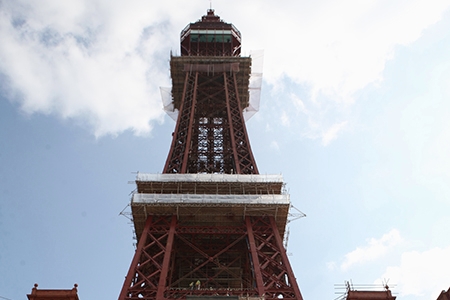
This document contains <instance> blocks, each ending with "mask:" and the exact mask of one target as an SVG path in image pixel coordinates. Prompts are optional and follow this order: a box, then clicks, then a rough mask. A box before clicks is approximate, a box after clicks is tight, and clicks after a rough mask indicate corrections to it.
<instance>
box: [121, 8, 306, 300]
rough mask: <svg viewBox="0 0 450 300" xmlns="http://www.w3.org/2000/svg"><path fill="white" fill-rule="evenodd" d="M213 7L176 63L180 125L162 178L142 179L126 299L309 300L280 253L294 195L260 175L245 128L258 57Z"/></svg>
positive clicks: (277, 180) (187, 37)
mask: <svg viewBox="0 0 450 300" xmlns="http://www.w3.org/2000/svg"><path fill="white" fill-rule="evenodd" d="M240 52H241V34H240V32H239V31H238V30H237V29H236V28H235V27H234V26H233V25H232V24H229V23H225V22H223V21H222V20H221V19H220V18H219V17H218V16H216V15H215V14H214V11H213V10H212V9H210V10H208V11H207V15H206V16H203V17H202V19H201V20H199V21H198V22H196V23H191V24H189V25H188V26H187V27H186V28H185V29H184V30H183V31H182V32H181V56H172V57H171V62H170V67H171V77H172V97H173V106H174V108H175V109H177V110H178V119H177V124H176V128H175V131H174V133H173V140H172V144H171V148H170V151H169V155H168V157H167V161H166V164H165V166H164V171H163V174H141V173H140V174H138V176H137V179H136V184H137V191H136V193H134V194H133V197H132V200H131V208H132V215H133V222H134V226H135V231H136V237H137V239H138V244H137V249H136V253H135V255H134V258H133V260H132V262H131V266H130V269H129V271H128V274H127V276H126V279H125V283H124V285H123V288H122V291H121V293H120V296H119V300H131V299H157V300H163V299H186V298H190V299H193V298H199V297H204V298H205V297H207V298H212V297H218V298H219V297H234V298H235V299H237V298H242V297H246V298H259V299H281V298H282V299H297V300H301V299H303V298H302V296H301V293H300V290H299V287H298V285H297V282H296V279H295V277H294V274H293V271H292V269H291V266H290V263H289V260H288V258H287V255H286V251H285V249H284V246H283V236H284V232H285V227H286V222H287V216H288V212H289V208H290V200H289V195H288V194H287V193H286V192H285V190H284V183H283V178H282V176H281V175H259V173H258V168H257V166H256V162H255V159H254V157H253V154H252V151H251V148H250V143H249V139H248V135H247V131H246V127H245V121H244V117H243V109H244V108H246V107H247V106H248V105H249V78H250V73H251V63H252V59H251V58H250V57H241V56H240Z"/></svg>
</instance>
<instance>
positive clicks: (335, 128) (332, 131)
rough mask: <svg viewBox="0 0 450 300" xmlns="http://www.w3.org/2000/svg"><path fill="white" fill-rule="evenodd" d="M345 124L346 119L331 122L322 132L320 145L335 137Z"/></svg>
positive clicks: (325, 144) (326, 143)
mask: <svg viewBox="0 0 450 300" xmlns="http://www.w3.org/2000/svg"><path fill="white" fill-rule="evenodd" d="M345 126H347V121H343V122H340V123H336V124H333V125H332V126H331V127H330V128H328V130H327V131H325V132H324V133H323V134H322V145H324V146H327V145H329V144H330V143H331V141H333V140H335V139H337V137H338V134H339V133H340V132H341V131H342V130H343V129H344V128H345Z"/></svg>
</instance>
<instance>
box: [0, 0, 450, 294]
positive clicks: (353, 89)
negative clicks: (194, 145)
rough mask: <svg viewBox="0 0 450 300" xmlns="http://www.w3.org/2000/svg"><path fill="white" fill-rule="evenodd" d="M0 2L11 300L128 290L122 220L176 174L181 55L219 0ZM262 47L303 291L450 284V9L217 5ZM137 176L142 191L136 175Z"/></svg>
mask: <svg viewBox="0 0 450 300" xmlns="http://www.w3.org/2000/svg"><path fill="white" fill-rule="evenodd" d="M159 2H160V1H126V2H125V1H100V0H97V1H80V0H77V1H75V0H73V1H70V0H68V1H50V0H47V1H40V2H39V3H35V2H32V1H21V0H18V1H9V0H5V1H2V2H0V15H1V16H0V36H1V37H2V38H1V40H2V42H1V44H0V123H1V124H0V125H1V126H0V165H1V168H0V276H1V278H2V279H1V280H0V296H1V297H4V298H7V299H12V300H18V299H25V297H26V296H25V294H27V293H29V292H30V291H31V288H32V287H33V284H34V283H35V282H37V283H38V284H39V286H40V287H41V288H71V287H72V286H73V284H74V283H78V284H79V288H78V290H79V295H80V299H89V298H92V299H93V298H97V299H114V298H116V297H118V294H119V292H120V289H121V286H122V283H123V279H124V276H125V274H126V272H127V270H128V267H129V264H130V261H131V258H132V255H133V252H134V250H133V249H134V248H133V243H134V241H133V239H132V236H133V234H132V226H131V224H129V221H128V220H127V219H126V218H125V217H123V216H119V213H120V212H121V211H122V210H123V209H124V208H125V207H126V206H127V204H128V203H129V200H130V193H131V192H132V191H133V190H134V185H133V184H132V181H133V180H134V176H135V172H137V171H141V172H149V173H158V172H161V171H162V168H163V164H164V162H165V159H166V156H167V153H168V149H169V145H170V139H171V132H172V131H173V128H174V125H175V123H174V122H173V121H172V120H171V119H170V118H169V117H168V116H167V115H165V113H164V112H163V110H162V103H161V96H160V91H159V88H160V87H168V86H170V78H169V64H168V62H169V58H170V52H171V51H173V53H174V54H175V55H176V54H178V53H179V46H178V45H179V40H178V39H179V33H180V31H181V30H182V29H183V28H184V26H186V24H188V23H189V22H194V21H196V20H197V19H199V18H200V17H201V16H202V15H203V14H205V13H206V9H207V8H208V7H209V5H210V4H209V2H208V1H200V0H193V1H189V5H188V6H187V5H186V1H171V2H167V3H159ZM213 8H214V9H215V10H216V13H217V14H218V15H220V16H221V17H222V18H223V19H224V20H225V21H226V22H231V23H233V24H234V25H235V26H237V27H238V29H239V30H240V31H241V33H242V35H243V53H244V55H248V54H249V53H250V51H252V50H264V68H263V73H264V74H263V79H264V81H263V85H262V93H261V102H260V110H259V112H258V113H257V114H256V115H254V116H253V117H252V118H251V119H250V120H249V121H248V122H247V126H248V131H249V135H250V139H251V144H252V148H253V151H254V155H255V157H256V160H257V163H258V168H259V170H260V172H261V173H267V174H273V173H275V174H279V173H282V174H283V175H284V178H285V181H286V182H287V187H288V189H289V192H290V194H291V200H292V203H293V205H294V206H295V207H296V208H298V209H299V210H301V211H302V212H304V213H306V214H307V217H306V218H302V219H300V220H296V221H293V222H291V223H290V224H289V230H290V235H289V246H288V253H289V257H290V260H291V263H292V266H293V269H294V272H295V275H296V277H297V279H298V283H299V285H300V288H301V291H302V294H303V296H304V298H305V299H334V298H336V297H337V296H339V295H338V294H335V292H336V290H335V289H334V285H335V284H342V283H344V281H345V280H351V281H352V282H353V283H355V284H358V283H359V284H372V283H379V282H383V281H387V280H388V281H389V285H391V286H392V287H393V291H394V293H396V295H397V296H398V299H399V300H418V299H436V298H437V296H438V295H439V293H440V291H441V290H443V289H447V288H449V286H450V274H449V273H448V271H447V272H446V270H448V269H449V268H450V238H449V236H450V218H449V213H448V212H449V210H450V159H449V156H448V153H450V118H449V117H448V116H449V115H450V101H449V99H450V30H449V28H450V3H448V1H438V0H436V1H430V0H428V1H422V0H420V1H419V0H410V1H387V0H386V1H381V0H380V1H375V0H372V1H356V0H347V1H344V0H342V1H330V0H319V1H314V2H311V1H285V2H284V3H283V5H280V4H276V3H275V2H273V1H265V0H263V1H256V0H254V1H252V0H250V1H245V2H243V1H235V0H232V1H214V2H213ZM130 182H131V183H130Z"/></svg>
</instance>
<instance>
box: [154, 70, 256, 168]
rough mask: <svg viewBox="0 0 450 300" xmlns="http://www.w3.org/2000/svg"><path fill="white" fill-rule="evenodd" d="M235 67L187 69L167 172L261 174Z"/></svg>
mask: <svg viewBox="0 0 450 300" xmlns="http://www.w3.org/2000/svg"><path fill="white" fill-rule="evenodd" d="M242 112H243V109H242V108H241V107H240V102H239V96H238V83H237V81H236V76H235V73H234V71H227V72H218V73H214V72H205V71H192V72H186V77H185V84H184V91H183V96H182V101H181V106H180V112H179V116H178V121H177V125H176V128H175V132H174V134H173V140H172V146H171V148H170V151H169V155H168V157H167V161H166V164H165V167H164V171H163V172H164V173H228V174H231V173H237V174H258V169H257V166H256V162H255V159H254V157H253V153H252V151H251V148H250V143H249V140H248V136H247V131H246V128H245V121H244V118H243V115H242Z"/></svg>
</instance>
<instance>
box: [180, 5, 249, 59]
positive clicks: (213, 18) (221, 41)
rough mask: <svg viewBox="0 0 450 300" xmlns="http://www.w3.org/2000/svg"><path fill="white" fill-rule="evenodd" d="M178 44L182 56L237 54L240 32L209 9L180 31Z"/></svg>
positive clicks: (239, 51) (238, 53)
mask: <svg viewBox="0 0 450 300" xmlns="http://www.w3.org/2000/svg"><path fill="white" fill-rule="evenodd" d="M180 45H181V55H182V56H185V55H187V56H198V55H200V56H205V55H206V56H239V55H240V54H241V33H240V32H239V30H237V28H236V27H235V26H234V25H233V24H230V23H226V22H224V21H222V20H221V19H220V17H219V16H217V15H215V14H214V10H213V9H209V10H208V11H207V14H206V15H205V16H203V17H202V18H201V19H200V20H198V21H197V22H195V23H190V24H188V25H187V26H186V27H185V28H184V29H183V30H182V31H181V34H180Z"/></svg>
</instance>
